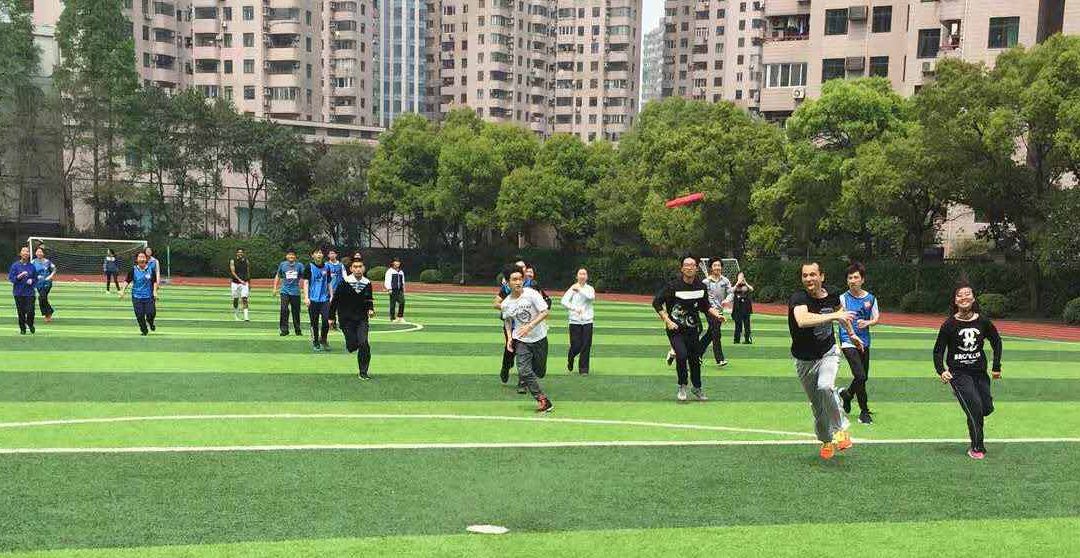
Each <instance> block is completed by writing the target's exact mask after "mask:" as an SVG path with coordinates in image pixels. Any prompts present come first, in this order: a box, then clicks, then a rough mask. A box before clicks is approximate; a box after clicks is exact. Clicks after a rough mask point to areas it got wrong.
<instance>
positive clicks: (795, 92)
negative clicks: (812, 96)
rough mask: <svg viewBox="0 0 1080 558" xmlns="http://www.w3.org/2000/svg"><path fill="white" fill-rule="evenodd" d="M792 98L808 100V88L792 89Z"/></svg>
mask: <svg viewBox="0 0 1080 558" xmlns="http://www.w3.org/2000/svg"><path fill="white" fill-rule="evenodd" d="M791 98H792V99H805V98H806V88H805V87H795V88H792V90H791Z"/></svg>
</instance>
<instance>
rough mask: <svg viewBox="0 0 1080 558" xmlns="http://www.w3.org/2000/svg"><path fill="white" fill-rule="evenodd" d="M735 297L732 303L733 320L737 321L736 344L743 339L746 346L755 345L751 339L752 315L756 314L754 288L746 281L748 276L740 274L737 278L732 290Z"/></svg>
mask: <svg viewBox="0 0 1080 558" xmlns="http://www.w3.org/2000/svg"><path fill="white" fill-rule="evenodd" d="M731 290H732V291H733V292H734V294H735V297H734V299H733V300H732V302H731V319H733V320H735V344H736V345H737V344H738V343H739V340H740V339H743V336H744V334H745V339H746V344H747V345H749V344H751V343H753V342H754V341H753V339H751V337H750V315H751V314H753V313H754V298H753V292H754V287H753V285H751V284H750V283H749V282H747V281H746V274H745V273H743V272H741V271H740V272H739V274H738V275H736V276H735V285H734V286H733V287H732V289H731Z"/></svg>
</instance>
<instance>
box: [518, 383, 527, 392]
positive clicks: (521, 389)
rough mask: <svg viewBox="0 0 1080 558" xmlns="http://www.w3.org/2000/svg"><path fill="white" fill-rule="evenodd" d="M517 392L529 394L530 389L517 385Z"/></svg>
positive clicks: (523, 385)
mask: <svg viewBox="0 0 1080 558" xmlns="http://www.w3.org/2000/svg"><path fill="white" fill-rule="evenodd" d="M517 392H518V393H529V388H527V387H525V384H518V385H517Z"/></svg>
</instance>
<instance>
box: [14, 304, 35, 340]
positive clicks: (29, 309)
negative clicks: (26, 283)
mask: <svg viewBox="0 0 1080 558" xmlns="http://www.w3.org/2000/svg"><path fill="white" fill-rule="evenodd" d="M15 311H16V313H18V315H19V331H23V332H25V331H26V328H30V329H33V328H34V295H30V296H16V297H15Z"/></svg>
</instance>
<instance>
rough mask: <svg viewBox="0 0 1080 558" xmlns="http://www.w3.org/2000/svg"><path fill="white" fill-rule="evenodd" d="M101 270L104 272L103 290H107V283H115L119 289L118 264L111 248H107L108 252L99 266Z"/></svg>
mask: <svg viewBox="0 0 1080 558" xmlns="http://www.w3.org/2000/svg"><path fill="white" fill-rule="evenodd" d="M101 270H102V271H103V272H105V292H109V283H116V290H118V291H119V290H120V279H119V276H120V264H119V262H117V261H116V252H114V251H113V249H112V248H109V253H108V254H107V255H106V256H105V263H104V264H103V265H102V266H101Z"/></svg>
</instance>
